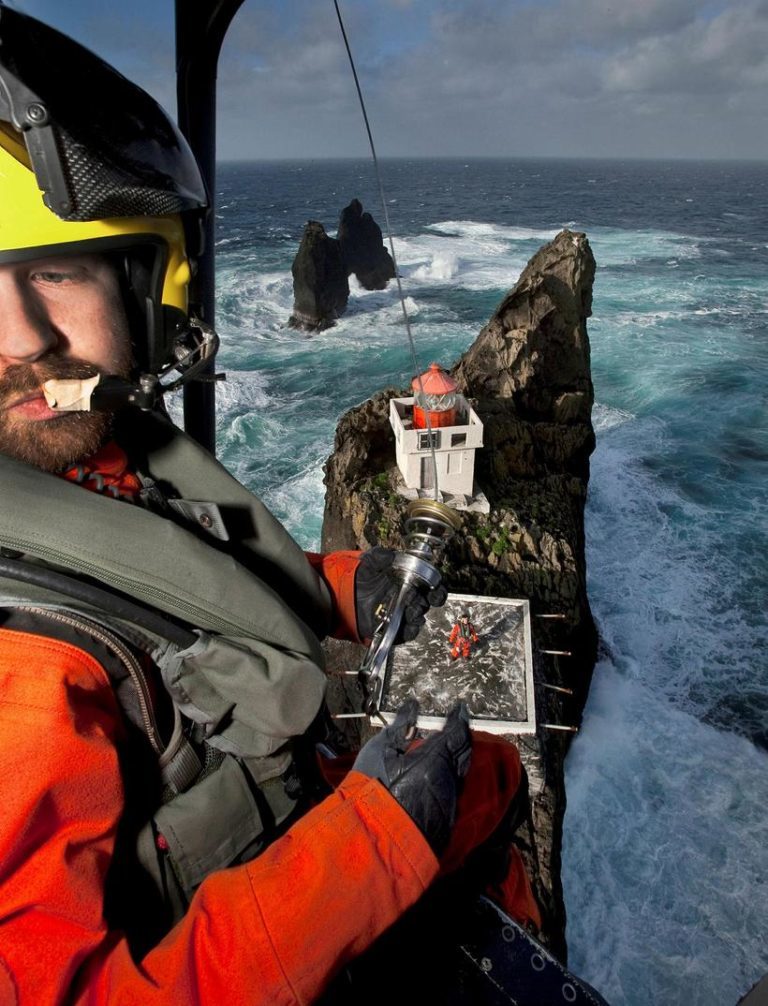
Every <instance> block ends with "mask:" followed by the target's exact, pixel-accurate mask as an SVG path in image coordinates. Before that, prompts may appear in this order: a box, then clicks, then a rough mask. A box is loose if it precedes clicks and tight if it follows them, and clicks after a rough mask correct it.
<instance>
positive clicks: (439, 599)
mask: <svg viewBox="0 0 768 1006" xmlns="http://www.w3.org/2000/svg"><path fill="white" fill-rule="evenodd" d="M394 557H395V550H394V549H392V548H382V547H381V546H379V545H377V546H376V548H372V549H370V550H369V551H368V552H365V553H363V556H362V558H361V559H360V563H359V565H358V567H357V572H356V573H355V615H356V617H357V633H358V635H359V637H360V638H361V639H365V640H370V639H371V637H372V636H373V633H374V632H375V630H376V626H377V625H378V624H379V620H380V615H377V610H378V609H379V607H380V605H386V604H387V602H388V601H389V599H390V598H391V596H392V595H393V594H394V593H395V591H396V590H397V589H398V585H397V582H396V581H395V579H394V577H393V576H392V574H391V572H390V567H391V566H392V560H393V559H394ZM447 597H448V591H447V590H446V589H445V587H444V586H443V585H442V584H439V585H438V586H437V587H435V588H434V589H433V590H430V591H429V592H428V593H426V594H425V593H422V592H421V591H420V590H417V589H416V588H415V587H414V588H413V589H412V590H411V591H410V596H409V597H408V598H407V600H406V605H405V610H404V612H403V621H402V622H401V624H400V630H399V632H398V634H397V636H396V637H395V642H396V643H408V642H410V640H412V639H415V638H416V637H417V636H418V634H419V629H420V628H421V627H422V625H423V624H424V622H425V619H426V615H427V612H428V611H429V609H430V608H439V607H441V605H443V604H445V599H446V598H447Z"/></svg>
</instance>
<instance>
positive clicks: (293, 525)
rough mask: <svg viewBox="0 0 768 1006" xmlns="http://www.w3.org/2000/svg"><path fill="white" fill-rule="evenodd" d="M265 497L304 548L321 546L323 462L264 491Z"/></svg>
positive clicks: (313, 549) (314, 548)
mask: <svg viewBox="0 0 768 1006" xmlns="http://www.w3.org/2000/svg"><path fill="white" fill-rule="evenodd" d="M263 498H264V502H265V503H266V504H267V506H268V507H269V509H270V510H271V511H272V512H273V513H274V514H275V516H276V517H278V518H279V520H281V521H282V523H283V524H284V525H285V526H286V527H287V528H288V530H289V531H290V532H291V534H292V535H293V537H294V538H295V539H296V540H297V541H298V542H299V544H300V545H301V546H302V548H305V549H308V550H310V551H318V550H319V548H320V534H321V532H322V525H323V506H322V503H323V500H324V498H325V486H324V485H323V466H322V463H319V464H315V465H313V466H311V467H309V468H307V469H305V470H304V471H301V472H299V473H298V474H297V475H295V476H294V477H293V478H292V479H287V480H286V481H285V482H283V483H282V484H281V485H279V486H274V487H273V488H271V489H269V490H268V491H267V492H265V494H264V497H263Z"/></svg>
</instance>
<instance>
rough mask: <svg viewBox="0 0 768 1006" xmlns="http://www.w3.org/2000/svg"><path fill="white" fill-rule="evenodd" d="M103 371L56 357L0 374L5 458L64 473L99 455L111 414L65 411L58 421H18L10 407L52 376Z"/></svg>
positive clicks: (0, 428) (83, 375) (0, 447)
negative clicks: (73, 466)
mask: <svg viewBox="0 0 768 1006" xmlns="http://www.w3.org/2000/svg"><path fill="white" fill-rule="evenodd" d="M97 373H98V368H97V367H96V366H94V365H93V364H92V363H88V362H87V361H86V360H78V359H72V358H69V357H50V358H49V359H47V360H46V361H42V360H41V361H39V362H38V363H33V364H16V365H13V366H10V367H8V368H7V369H6V370H5V372H4V373H3V374H2V375H0V454H7V455H8V456H9V457H12V458H16V460H17V461H24V462H26V463H27V464H30V465H34V466H35V467H36V468H42V469H43V471H47V472H59V471H63V470H64V469H66V468H69V467H70V466H71V465H72V464H74V463H75V462H77V461H82V460H84V459H85V458H87V457H89V456H90V455H91V454H94V453H95V452H96V451H97V450H98V449H99V448H100V447H101V446H102V445H103V444H104V443H105V441H106V440H107V438H108V436H109V433H110V432H111V428H112V413H109V412H63V413H62V414H61V415H60V416H59V417H57V418H56V419H43V420H38V421H34V420H32V421H30V420H24V419H23V418H20V417H19V418H14V417H13V416H12V415H11V414H10V413H9V412H8V406H10V405H11V404H12V403H13V402H16V401H18V400H19V398H21V397H23V396H24V395H26V394H29V393H30V392H35V391H40V392H41V393H42V384H43V382H44V381H48V380H50V379H51V378H86V377H93V376H94V375H95V374H97Z"/></svg>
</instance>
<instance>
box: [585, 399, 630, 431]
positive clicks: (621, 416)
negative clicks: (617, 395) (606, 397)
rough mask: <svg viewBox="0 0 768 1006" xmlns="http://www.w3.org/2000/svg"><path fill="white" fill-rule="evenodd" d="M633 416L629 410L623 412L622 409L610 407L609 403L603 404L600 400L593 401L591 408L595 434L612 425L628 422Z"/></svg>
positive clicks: (611, 427) (608, 428)
mask: <svg viewBox="0 0 768 1006" xmlns="http://www.w3.org/2000/svg"><path fill="white" fill-rule="evenodd" d="M634 418H635V417H634V416H633V415H632V413H631V412H625V411H624V409H616V408H612V407H611V406H610V405H603V404H601V403H600V402H595V404H594V407H593V409H592V425H593V426H594V428H595V433H597V434H600V433H604V432H605V431H606V430H611V429H613V427H614V426H621V425H622V424H623V423H629V422H631V421H632V420H633V419H634Z"/></svg>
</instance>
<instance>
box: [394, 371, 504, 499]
mask: <svg viewBox="0 0 768 1006" xmlns="http://www.w3.org/2000/svg"><path fill="white" fill-rule="evenodd" d="M411 387H412V388H413V397H411V398H393V399H391V400H390V403H389V422H390V425H391V426H392V430H393V432H394V434H395V455H396V458H397V466H398V468H399V469H400V474H401V476H402V483H403V484H402V485H401V492H402V493H403V495H405V496H407V497H409V498H415V497H416V496H431V495H432V494H433V493H434V492H435V488H436V487H435V476H437V489H438V490H439V492H440V495H441V496H442V498H443V500H444V501H446V502H450V504H451V505H452V506H458V507H464V508H467V509H471V510H481V511H482V512H485V513H487V512H488V501H487V500H486V498H485V496H484V495H483V494H482V493H481V492H479V491H478V490H477V489H476V487H475V485H474V473H475V451H476V450H477V449H478V448H480V447H482V446H483V424H482V423H481V422H480V418H479V417H478V415H477V413H476V412H475V410H474V409H473V408H472V405H471V404H470V402H468V401H467V399H466V398H465V397H464V395H462V394H461V392H460V391H459V390H458V385H457V384H456V382H455V381H454V379H453V378H452V377H451V375H450V374H449V373H447V371H446V370H445V369H444V368H443V367H441V366H440V365H439V364H438V363H432V364H431V365H430V366H429V369H428V370H426V371H425V372H424V373H423V374H421V376H420V377H415V378H414V379H413V381H412V383H411ZM433 452H434V453H433Z"/></svg>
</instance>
